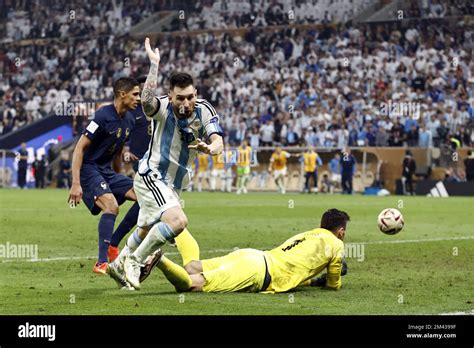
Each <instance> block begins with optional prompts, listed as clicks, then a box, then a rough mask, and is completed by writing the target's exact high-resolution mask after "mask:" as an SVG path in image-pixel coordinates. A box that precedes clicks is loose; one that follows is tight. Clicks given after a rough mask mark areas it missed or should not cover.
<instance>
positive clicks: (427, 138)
mask: <svg viewBox="0 0 474 348" xmlns="http://www.w3.org/2000/svg"><path fill="white" fill-rule="evenodd" d="M417 145H418V146H419V147H424V148H429V147H432V146H433V137H432V135H431V131H430V130H429V129H426V127H425V125H424V124H421V126H420V132H419V136H418V144H417Z"/></svg>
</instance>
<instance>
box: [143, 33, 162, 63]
mask: <svg viewBox="0 0 474 348" xmlns="http://www.w3.org/2000/svg"><path fill="white" fill-rule="evenodd" d="M145 50H146V53H147V54H148V58H150V61H151V62H155V63H156V64H160V50H159V49H158V48H155V49H154V50H152V49H151V46H150V39H149V38H146V39H145Z"/></svg>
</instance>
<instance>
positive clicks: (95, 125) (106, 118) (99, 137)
mask: <svg viewBox="0 0 474 348" xmlns="http://www.w3.org/2000/svg"><path fill="white" fill-rule="evenodd" d="M134 126H135V117H134V116H133V115H132V114H131V113H130V112H127V113H125V116H124V117H123V118H120V116H119V115H118V113H117V111H116V110H115V106H114V105H113V104H110V105H105V106H103V107H101V108H100V109H99V110H97V111H96V112H95V114H94V118H93V120H92V121H91V122H90V123H89V125H88V126H87V127H86V128H85V129H84V131H83V133H82V134H84V135H85V136H87V137H88V138H89V139H90V140H91V141H92V144H91V145H90V146H89V147H88V148H87V150H86V151H85V153H84V160H83V163H88V164H95V165H98V166H109V167H110V166H111V163H112V160H113V158H114V156H115V154H116V153H117V151H119V150H120V149H121V148H122V146H123V144H125V142H127V140H128V138H129V137H130V133H131V131H132V129H133V128H134Z"/></svg>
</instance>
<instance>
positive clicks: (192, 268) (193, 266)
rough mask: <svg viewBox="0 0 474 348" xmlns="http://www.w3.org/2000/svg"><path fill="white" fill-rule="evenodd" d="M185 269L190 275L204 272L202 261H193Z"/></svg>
mask: <svg viewBox="0 0 474 348" xmlns="http://www.w3.org/2000/svg"><path fill="white" fill-rule="evenodd" d="M184 269H185V270H186V272H188V274H190V275H191V274H198V273H201V272H202V263H201V261H191V262H190V263H188V264H187V265H185V266H184Z"/></svg>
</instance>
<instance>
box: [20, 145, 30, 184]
mask: <svg viewBox="0 0 474 348" xmlns="http://www.w3.org/2000/svg"><path fill="white" fill-rule="evenodd" d="M18 152H19V154H18V156H19V157H18V158H19V161H18V187H19V188H25V185H26V171H27V170H28V151H27V150H26V143H21V148H20V151H18Z"/></svg>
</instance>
